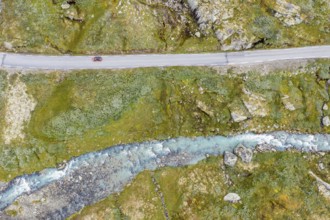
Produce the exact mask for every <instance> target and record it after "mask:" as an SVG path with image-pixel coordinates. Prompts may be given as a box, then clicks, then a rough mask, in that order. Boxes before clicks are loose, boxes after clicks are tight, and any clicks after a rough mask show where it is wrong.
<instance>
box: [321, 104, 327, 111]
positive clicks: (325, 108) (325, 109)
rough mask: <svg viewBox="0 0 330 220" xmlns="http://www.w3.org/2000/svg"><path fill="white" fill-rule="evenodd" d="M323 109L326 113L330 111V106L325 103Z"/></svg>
mask: <svg viewBox="0 0 330 220" xmlns="http://www.w3.org/2000/svg"><path fill="white" fill-rule="evenodd" d="M322 109H323V110H324V111H327V110H328V109H329V107H328V105H327V104H325V103H324V105H323V107H322Z"/></svg>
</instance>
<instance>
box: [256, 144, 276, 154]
mask: <svg viewBox="0 0 330 220" xmlns="http://www.w3.org/2000/svg"><path fill="white" fill-rule="evenodd" d="M256 151H257V152H275V151H276V149H275V148H274V147H273V146H272V145H269V144H259V145H257V146H256Z"/></svg>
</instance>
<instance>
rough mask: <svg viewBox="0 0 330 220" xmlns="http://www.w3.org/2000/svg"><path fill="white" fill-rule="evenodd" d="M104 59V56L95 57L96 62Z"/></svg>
mask: <svg viewBox="0 0 330 220" xmlns="http://www.w3.org/2000/svg"><path fill="white" fill-rule="evenodd" d="M102 60H103V59H102V57H93V61H94V62H101V61H102Z"/></svg>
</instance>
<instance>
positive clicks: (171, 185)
mask: <svg viewBox="0 0 330 220" xmlns="http://www.w3.org/2000/svg"><path fill="white" fill-rule="evenodd" d="M319 162H322V163H323V164H326V168H325V169H324V170H320V169H319V168H317V164H318V163H319ZM329 166H330V154H326V155H325V156H320V155H315V154H306V153H297V152H276V153H260V154H257V155H255V157H254V159H253V162H252V163H251V164H248V165H247V164H244V163H242V162H240V161H239V162H238V164H237V165H236V166H235V167H234V168H228V167H227V168H224V167H223V160H222V157H210V158H208V159H206V160H204V161H202V162H200V163H198V164H196V165H192V166H186V167H181V168H162V169H159V170H157V171H155V172H150V171H145V172H143V173H141V174H139V175H138V176H137V177H136V178H135V179H134V181H133V182H132V183H131V184H130V185H129V186H127V187H126V188H125V189H124V191H123V192H121V193H120V194H116V195H112V196H110V197H109V198H107V199H105V200H103V201H100V202H98V203H96V204H94V205H91V206H89V207H86V208H84V209H83V210H82V211H81V212H80V213H77V214H76V215H74V216H72V217H71V218H70V219H76V220H78V219H81V220H82V219H91V218H92V219H165V215H164V208H163V207H162V206H160V205H158V206H156V205H154V204H157V203H158V204H159V203H160V201H161V198H160V197H159V196H158V197H157V193H156V190H155V185H154V184H153V182H152V181H151V177H154V178H155V179H156V181H157V184H159V190H160V191H161V192H162V194H163V196H164V201H165V206H166V209H167V211H168V214H169V219H192V218H193V219H297V218H306V219H327V218H328V217H329V212H330V205H329V202H328V201H327V199H326V198H325V197H323V196H322V194H320V192H319V191H318V188H317V184H316V181H315V179H314V178H313V177H311V176H310V175H309V174H308V172H309V171H310V170H312V171H313V172H315V173H317V175H318V176H320V177H322V178H323V179H324V180H325V181H328V182H329V181H330V176H329V169H328V168H329ZM229 182H230V183H229ZM142 185H143V187H141V186H142ZM141 190H142V191H141ZM229 192H234V193H237V194H238V195H239V196H240V197H241V202H240V203H230V202H225V201H224V199H223V198H224V196H225V195H226V194H227V193H229ZM127 195H129V196H127ZM146 195H152V196H153V198H155V199H150V197H148V196H146ZM127 206H129V207H130V208H129V209H126V208H125V207H127ZM148 206H153V207H157V209H158V212H155V211H153V212H150V211H149V210H150V209H148ZM117 213H120V215H116V214H117ZM137 213H140V214H141V215H137ZM143 214H145V215H143Z"/></svg>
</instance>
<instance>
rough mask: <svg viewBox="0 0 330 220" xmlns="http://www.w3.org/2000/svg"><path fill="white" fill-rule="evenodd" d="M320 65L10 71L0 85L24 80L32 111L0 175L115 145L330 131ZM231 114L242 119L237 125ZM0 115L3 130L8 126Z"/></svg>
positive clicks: (5, 148)
mask: <svg viewBox="0 0 330 220" xmlns="http://www.w3.org/2000/svg"><path fill="white" fill-rule="evenodd" d="M326 66H329V62H328V61H326V60H324V61H319V62H317V63H311V64H308V65H307V66H306V65H305V66H304V65H303V66H302V68H301V69H300V70H299V71H298V72H294V71H291V72H290V71H284V70H280V69H279V70H276V71H273V72H270V73H268V74H264V75H262V74H260V72H258V71H252V72H246V71H245V72H244V73H242V74H234V73H233V71H232V70H230V69H229V70H228V72H229V73H227V72H225V71H226V70H225V69H223V70H219V71H217V70H215V69H210V68H197V67H191V68H187V67H185V68H147V69H134V70H120V71H87V70H86V71H73V72H69V73H62V72H52V73H51V74H44V73H38V74H36V73H33V74H24V75H21V74H11V75H10V76H9V79H8V81H7V79H6V77H4V82H5V83H4V84H8V83H12V84H11V86H14V87H15V84H13V83H14V82H15V81H13V80H12V78H16V80H20V81H21V82H23V83H24V84H25V85H26V87H27V91H26V92H27V93H28V94H29V96H30V97H31V98H32V99H33V100H34V102H36V103H37V105H36V107H35V109H34V110H33V111H32V112H31V119H30V121H29V122H26V126H25V130H24V134H25V138H23V139H22V138H21V139H20V138H17V139H15V140H13V141H12V142H11V143H10V144H5V143H4V142H3V139H1V140H2V142H1V143H0V146H1V147H0V152H1V153H0V165H1V167H0V177H1V178H0V179H1V180H2V181H7V180H10V179H12V178H13V177H14V176H16V175H19V174H22V173H31V172H34V171H38V170H41V169H43V168H45V167H50V166H55V165H56V164H57V163H60V162H62V161H63V160H68V159H70V158H71V157H73V156H78V155H81V154H83V153H86V152H91V151H95V150H99V149H104V148H106V147H109V146H113V145H116V144H121V143H132V142H142V141H148V140H155V139H156V140H162V139H167V138H171V137H178V136H187V137H191V136H208V135H229V134H235V133H240V132H246V131H253V132H267V131H274V130H287V131H297V132H308V133H314V132H329V128H328V127H323V126H322V125H321V123H320V121H321V117H322V115H329V114H330V112H328V111H329V110H327V111H322V106H323V104H324V103H328V104H329V97H328V92H327V90H326V86H325V82H326V80H322V79H320V78H318V76H317V74H318V73H320V71H324V70H323V69H324V68H326ZM327 68H329V67H327ZM234 72H235V71H234ZM4 76H5V75H4ZM4 88H5V87H4ZM4 91H6V90H4ZM251 97H252V98H251ZM0 100H5V101H6V93H2V96H1V99H0ZM15 100H16V99H15ZM17 100H20V99H17ZM5 101H4V102H2V103H4V104H6V102H5ZM7 101H8V100H7ZM0 103H1V102H0ZM288 105H291V107H292V106H293V107H294V109H288ZM2 106H4V105H2ZM251 106H257V109H259V110H260V111H259V110H258V111H255V110H253V108H251ZM289 107H290V106H289ZM5 110H6V108H3V107H2V110H1V111H2V112H3V115H4V116H5V117H6V115H7V113H6V111H5ZM232 112H239V113H241V114H245V115H246V116H247V120H244V121H241V122H235V121H234V120H233V118H232ZM5 117H2V119H1V120H2V121H0V122H1V126H0V127H1V128H2V129H4V128H5V127H6V126H10V124H6V123H5V121H4V119H3V118H5ZM17 120H19V118H17ZM2 136H3V135H2Z"/></svg>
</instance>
